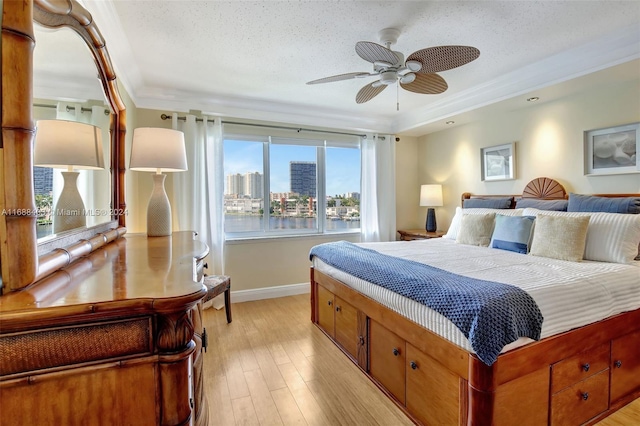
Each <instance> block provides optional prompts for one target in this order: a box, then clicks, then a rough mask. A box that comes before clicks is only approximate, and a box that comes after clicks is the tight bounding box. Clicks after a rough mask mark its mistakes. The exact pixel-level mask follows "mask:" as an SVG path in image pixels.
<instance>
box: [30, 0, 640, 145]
mask: <svg viewBox="0 0 640 426" xmlns="http://www.w3.org/2000/svg"><path fill="white" fill-rule="evenodd" d="M83 4H84V5H85V6H86V7H87V9H89V11H90V12H91V13H92V14H93V17H94V20H95V21H96V23H97V24H98V26H99V28H100V30H101V32H102V33H103V35H104V36H105V39H106V40H107V46H108V48H109V51H110V53H111V58H112V60H113V62H114V65H115V68H116V72H117V74H118V78H119V79H120V80H121V81H122V82H123V84H124V85H125V87H126V89H127V91H128V92H129V95H130V96H131V98H132V99H133V100H134V102H135V104H136V106H137V107H139V108H154V109H163V110H168V111H188V110H200V111H203V112H204V113H210V114H215V115H225V116H232V117H237V118H250V119H257V120H271V121H280V122H286V123H295V124H306V125H315V126H329V127H338V128H343V129H353V130H360V131H380V132H392V133H403V134H408V135H422V134H425V133H428V132H431V131H434V130H437V129H440V128H442V126H443V123H444V121H446V120H447V119H449V118H451V117H453V118H454V119H455V118H456V117H458V116H460V114H463V113H465V112H466V113H467V115H468V112H469V111H473V110H476V109H477V108H481V107H485V106H487V105H491V104H494V103H496V102H499V101H503V100H506V99H509V98H513V97H514V96H518V95H525V94H527V93H531V92H532V91H535V90H538V89H541V88H544V87H548V86H551V85H555V84H557V83H560V82H563V81H566V80H570V79H573V78H575V77H578V76H581V75H586V74H589V73H592V72H595V71H598V70H602V69H605V68H609V67H612V66H614V65H617V64H620V63H625V62H629V61H631V60H633V59H637V58H640V2H639V1H620V2H618V1H473V2H469V1H467V2H460V1H411V2H404V1H384V2H373V1H302V2H301V1H253V2H247V1H191V0H181V1H175V0H174V1H165V0H154V1H138V0H127V1H111V0H107V1H101V0H84V1H83ZM387 27H395V28H398V29H400V30H401V35H400V38H399V40H398V43H397V44H396V45H394V46H393V49H394V50H398V51H401V52H403V53H404V54H405V56H408V55H409V54H410V53H412V52H414V51H416V50H418V49H422V48H425V47H431V46H437V45H469V46H474V47H477V48H478V49H479V50H480V52H481V54H480V57H479V58H478V59H477V60H476V61H474V62H471V63H469V64H467V65H465V66H462V67H460V68H456V69H454V70H450V71H445V72H442V73H440V75H441V76H442V77H443V78H444V79H445V80H446V81H447V82H448V84H449V89H448V90H447V91H446V92H445V93H443V94H440V95H421V94H415V93H411V92H408V91H405V90H403V89H400V91H399V102H400V111H396V96H397V93H396V86H390V87H388V88H387V89H386V90H385V91H384V92H382V94H380V95H378V96H377V97H376V98H374V99H373V100H371V101H369V102H367V103H365V104H360V105H358V104H356V102H355V96H356V93H357V92H358V90H359V89H360V87H362V86H364V85H365V84H368V83H369V82H371V81H373V78H371V79H366V80H361V79H356V80H349V81H341V82H334V83H327V84H320V85H306V84H305V83H306V82H307V81H310V80H315V79H318V78H321V77H327V76H331V75H334V74H341V73H347V72H356V71H365V72H368V71H371V69H372V65H371V64H369V63H368V62H365V61H364V60H362V59H361V58H360V57H358V55H357V54H356V53H355V50H354V46H355V43H356V42H358V41H362V40H364V41H373V42H379V40H378V37H377V33H378V31H379V30H381V29H383V28H387ZM51 36H52V34H48V33H47V34H45V35H44V36H42V34H41V33H40V32H38V33H37V34H36V38H37V48H36V54H35V57H34V62H35V64H36V70H38V67H39V64H46V68H48V69H44V70H42V71H41V72H40V73H39V74H40V75H41V76H42V80H36V83H35V86H34V91H35V94H36V97H47V96H38V94H39V93H46V90H45V87H46V86H47V83H46V77H45V76H46V75H48V74H50V73H52V72H54V71H55V72H63V71H62V70H58V69H56V66H55V65H53V64H54V60H56V59H59V58H64V60H63V62H64V64H65V65H66V66H69V65H72V68H73V69H74V72H73V73H71V74H75V73H76V72H77V73H80V70H82V73H85V74H86V73H89V74H91V73H92V69H91V66H92V64H91V61H89V64H88V65H87V63H86V61H84V62H83V61H82V60H81V59H80V58H79V57H78V58H75V56H74V55H76V54H73V53H70V51H68V50H69V49H67V47H68V46H71V45H72V43H70V42H67V41H66V39H65V38H64V36H60V37H61V39H48V41H46V42H44V43H42V41H43V40H41V37H42V38H43V39H44V38H49V37H51ZM39 48H40V49H39ZM39 50H45V51H46V52H48V53H39V52H38V51H39ZM78 50H79V51H80V52H82V49H78ZM60 51H62V52H60ZM83 55H86V52H82V53H81V54H80V55H79V56H83ZM632 64H634V65H632V66H631V68H630V72H631V74H632V75H633V74H634V73H636V75H637V76H638V77H639V78H640V65H638V61H634V62H633V63H632ZM628 72H629V71H628ZM628 72H627V74H628ZM37 75H38V72H37V73H36V77H37ZM80 75H81V74H79V76H78V77H75V75H74V78H72V79H71V80H72V81H73V82H74V84H75V86H79V85H81V82H83V81H84V80H83V78H82V77H80ZM58 81H59V80H58ZM590 84H592V83H590ZM95 86H96V87H97V88H98V89H99V85H97V83H96V85H95ZM554 87H556V86H554ZM80 93H82V94H83V95H82V96H79V97H80V98H83V97H88V95H89V93H91V91H88V90H87V91H84V92H82V91H80ZM549 96H552V94H549ZM67 97H71V98H73V97H74V96H73V95H72V96H67Z"/></svg>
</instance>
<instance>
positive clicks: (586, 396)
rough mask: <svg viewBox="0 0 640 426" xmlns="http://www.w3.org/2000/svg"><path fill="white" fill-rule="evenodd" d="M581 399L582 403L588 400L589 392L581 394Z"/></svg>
mask: <svg viewBox="0 0 640 426" xmlns="http://www.w3.org/2000/svg"><path fill="white" fill-rule="evenodd" d="M582 399H583V400H584V401H586V400H587V399H589V392H585V393H583V394H582Z"/></svg>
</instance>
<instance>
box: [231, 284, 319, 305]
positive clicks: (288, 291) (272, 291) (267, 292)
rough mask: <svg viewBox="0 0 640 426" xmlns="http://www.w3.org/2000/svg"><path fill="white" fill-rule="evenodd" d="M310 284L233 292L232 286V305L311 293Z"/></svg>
mask: <svg viewBox="0 0 640 426" xmlns="http://www.w3.org/2000/svg"><path fill="white" fill-rule="evenodd" d="M310 288H311V287H310V286H309V283H300V284H289V285H280V286H275V287H263V288H255V289H251V290H237V291H233V286H231V289H232V290H231V303H241V302H250V301H252V300H262V299H273V298H276V297H285V296H294V295H296V294H305V293H309V291H310Z"/></svg>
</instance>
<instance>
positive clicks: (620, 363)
mask: <svg viewBox="0 0 640 426" xmlns="http://www.w3.org/2000/svg"><path fill="white" fill-rule="evenodd" d="M613 365H615V366H616V368H620V367H622V361H620V360H617V361H616V362H614V363H613Z"/></svg>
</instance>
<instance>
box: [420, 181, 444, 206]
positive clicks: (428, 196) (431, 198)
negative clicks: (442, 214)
mask: <svg viewBox="0 0 640 426" xmlns="http://www.w3.org/2000/svg"><path fill="white" fill-rule="evenodd" d="M420 205H421V206H426V207H441V206H442V185H437V184H434V185H422V186H421V187H420Z"/></svg>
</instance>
